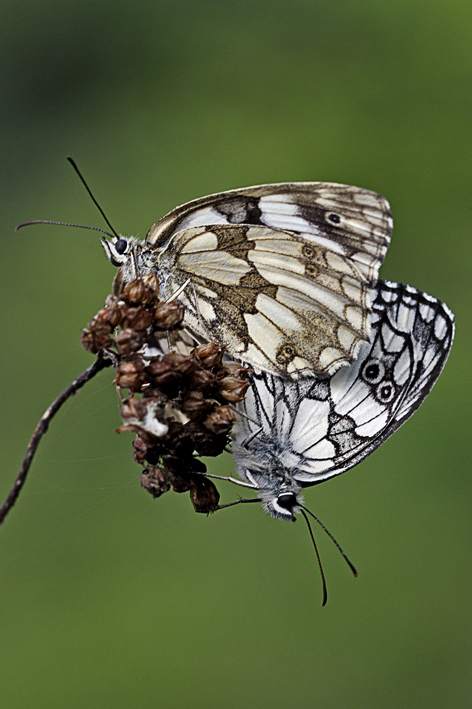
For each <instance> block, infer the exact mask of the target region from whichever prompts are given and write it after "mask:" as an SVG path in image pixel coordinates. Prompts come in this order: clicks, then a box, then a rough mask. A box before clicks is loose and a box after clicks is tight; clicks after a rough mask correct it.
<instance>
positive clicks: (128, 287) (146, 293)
mask: <svg viewBox="0 0 472 709" xmlns="http://www.w3.org/2000/svg"><path fill="white" fill-rule="evenodd" d="M121 298H122V299H123V300H124V301H125V302H126V303H129V304H130V305H145V304H148V303H151V302H152V301H153V300H154V299H155V298H156V294H155V293H154V292H152V291H151V289H150V288H148V287H147V286H146V285H145V283H144V281H143V279H142V278H136V279H135V280H134V281H129V282H128V283H126V284H125V286H124V288H123V291H122V293H121Z"/></svg>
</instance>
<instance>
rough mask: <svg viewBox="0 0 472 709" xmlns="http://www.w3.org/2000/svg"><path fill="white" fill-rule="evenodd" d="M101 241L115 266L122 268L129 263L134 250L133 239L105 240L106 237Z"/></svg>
mask: <svg viewBox="0 0 472 709" xmlns="http://www.w3.org/2000/svg"><path fill="white" fill-rule="evenodd" d="M100 241H101V243H102V246H103V248H104V249H105V253H106V255H107V257H108V259H109V260H110V262H111V263H112V264H113V266H116V267H117V268H119V267H120V266H124V265H125V264H126V263H127V261H129V257H130V251H131V248H132V242H131V239H124V238H123V237H122V236H120V237H118V238H116V237H115V238H114V239H113V240H112V239H105V237H103V236H102V238H101V239H100Z"/></svg>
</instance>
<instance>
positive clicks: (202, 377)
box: [188, 369, 217, 394]
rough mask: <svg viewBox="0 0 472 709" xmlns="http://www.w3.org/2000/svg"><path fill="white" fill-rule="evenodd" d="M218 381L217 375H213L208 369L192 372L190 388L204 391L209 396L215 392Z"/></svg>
mask: <svg viewBox="0 0 472 709" xmlns="http://www.w3.org/2000/svg"><path fill="white" fill-rule="evenodd" d="M216 381H217V379H216V374H213V372H210V371H209V370H208V369H196V370H195V371H194V372H192V376H191V377H190V381H189V383H188V386H189V388H190V389H194V390H195V391H202V392H204V393H205V394H209V393H210V392H211V391H213V390H214V388H215V384H216Z"/></svg>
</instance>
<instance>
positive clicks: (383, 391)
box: [375, 382, 395, 404]
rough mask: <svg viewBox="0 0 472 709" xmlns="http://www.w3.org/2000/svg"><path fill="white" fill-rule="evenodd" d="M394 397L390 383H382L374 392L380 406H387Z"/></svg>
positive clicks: (393, 388)
mask: <svg viewBox="0 0 472 709" xmlns="http://www.w3.org/2000/svg"><path fill="white" fill-rule="evenodd" d="M394 396H395V386H394V385H393V384H392V382H382V383H381V384H379V385H378V387H377V388H376V390H375V397H376V399H377V401H379V402H380V403H381V404H389V403H390V402H391V401H392V399H393V398H394Z"/></svg>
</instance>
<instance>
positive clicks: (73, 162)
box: [67, 155, 120, 239]
mask: <svg viewBox="0 0 472 709" xmlns="http://www.w3.org/2000/svg"><path fill="white" fill-rule="evenodd" d="M67 160H68V161H69V162H70V164H71V165H72V167H73V168H74V170H75V171H76V173H77V175H78V176H79V178H80V180H81V181H82V184H83V186H84V187H85V189H86V190H87V192H88V193H89V195H90V197H91V199H92V202H93V203H94V205H95V206H96V207H97V209H98V211H99V212H100V214H101V215H102V217H103V218H104V220H105V221H106V223H107V224H108V226H109V227H110V229H111V231H112V232H113V234H114V236H116V238H117V239H119V238H120V237H119V236H118V234H117V233H116V231H115V230H114V229H113V227H112V225H111V224H110V222H109V220H108V217H107V215H106V214H105V212H104V211H103V209H102V208H101V207H100V205H99V204H98V202H97V200H96V199H95V197H94V196H93V194H92V190H91V189H90V187H89V186H88V184H87V183H86V182H85V178H84V176H83V175H82V173H81V172H80V170H79V168H78V167H77V165H76V163H75V160H73V159H72V158H71V157H70V155H68V156H67ZM105 233H106V232H105Z"/></svg>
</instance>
